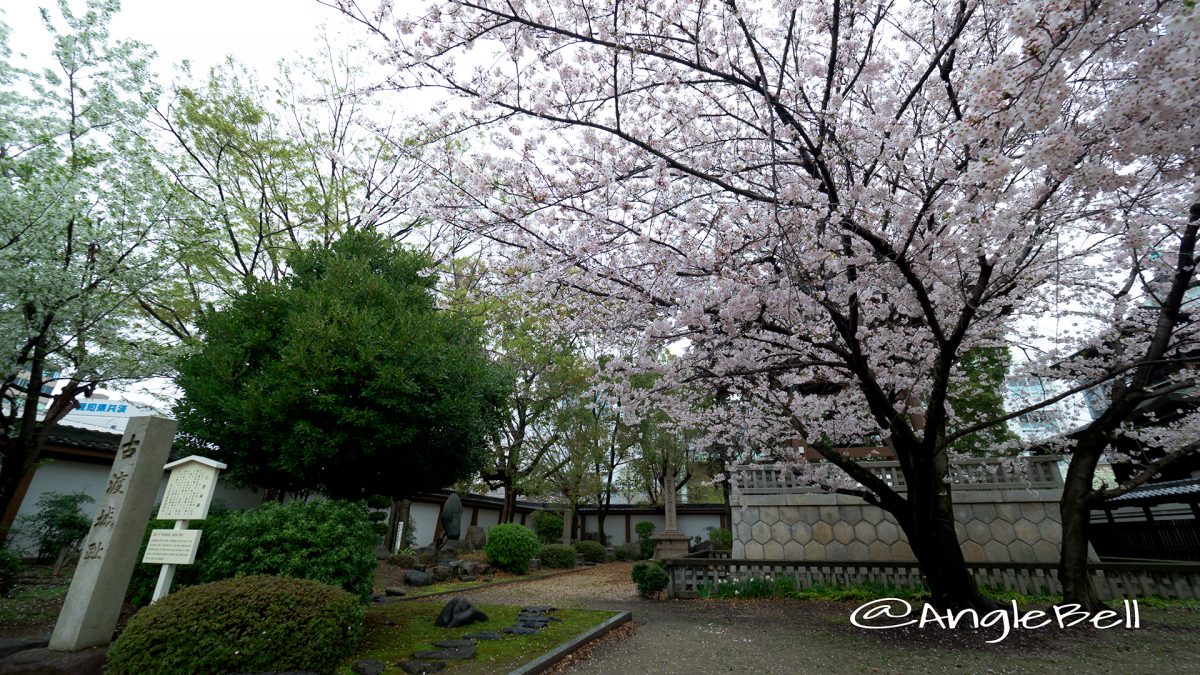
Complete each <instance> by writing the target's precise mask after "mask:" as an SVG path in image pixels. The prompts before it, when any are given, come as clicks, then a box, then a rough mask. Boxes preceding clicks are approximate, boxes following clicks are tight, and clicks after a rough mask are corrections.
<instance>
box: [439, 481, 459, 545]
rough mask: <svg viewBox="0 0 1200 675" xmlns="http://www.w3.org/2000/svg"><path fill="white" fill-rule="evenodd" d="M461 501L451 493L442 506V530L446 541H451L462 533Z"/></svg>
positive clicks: (455, 494) (456, 494) (454, 493)
mask: <svg viewBox="0 0 1200 675" xmlns="http://www.w3.org/2000/svg"><path fill="white" fill-rule="evenodd" d="M462 512H463V508H462V499H461V498H459V496H458V493H457V492H451V493H450V496H449V497H448V498H446V503H445V504H444V505H442V530H443V531H444V532H445V534H446V539H447V540H449V541H453V540H455V539H458V537H459V535H460V534H461V533H462Z"/></svg>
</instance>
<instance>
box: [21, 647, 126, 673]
mask: <svg viewBox="0 0 1200 675" xmlns="http://www.w3.org/2000/svg"><path fill="white" fill-rule="evenodd" d="M107 654H108V647H89V648H88V649H81V650H79V651H77V652H56V651H53V650H50V649H26V650H25V651H20V652H17V653H16V654H13V655H11V656H8V657H6V658H4V659H2V660H0V675H18V673H20V674H22V675H29V674H31V673H39V674H43V673H44V674H45V675H58V674H59V673H62V675H101V673H102V672H103V671H104V659H105V657H106V656H107Z"/></svg>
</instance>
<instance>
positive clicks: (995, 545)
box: [983, 541, 1010, 562]
mask: <svg viewBox="0 0 1200 675" xmlns="http://www.w3.org/2000/svg"><path fill="white" fill-rule="evenodd" d="M983 559H984V560H987V561H989V562H1009V560H1010V559H1009V557H1008V547H1007V546H1005V545H1004V544H1001V543H1000V542H998V541H989V542H988V543H986V544H984V545H983Z"/></svg>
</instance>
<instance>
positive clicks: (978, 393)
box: [946, 347, 1017, 457]
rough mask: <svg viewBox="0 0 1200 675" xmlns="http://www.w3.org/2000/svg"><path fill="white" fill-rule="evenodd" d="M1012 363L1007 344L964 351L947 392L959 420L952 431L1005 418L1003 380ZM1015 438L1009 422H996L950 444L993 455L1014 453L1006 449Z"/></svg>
mask: <svg viewBox="0 0 1200 675" xmlns="http://www.w3.org/2000/svg"><path fill="white" fill-rule="evenodd" d="M1011 363H1012V355H1011V354H1010V353H1009V351H1008V348H1007V347H977V348H975V349H971V350H969V351H967V352H966V353H965V354H963V356H962V359H961V360H960V361H959V362H958V364H956V372H955V374H954V375H953V376H952V379H951V381H950V385H949V387H948V391H947V394H946V395H947V398H948V399H949V401H950V407H951V408H952V409H953V410H954V415H955V418H956V421H957V423H956V424H953V425H950V429H949V433H951V434H953V433H956V432H957V431H958V430H959V429H965V428H967V427H970V426H973V425H976V424H979V423H980V422H984V421H987V420H995V419H1000V418H1002V417H1004V414H1005V412H1004V386H1005V384H1004V383H1005V379H1006V377H1007V375H1008V368H1009V365H1010V364H1011ZM1016 440H1017V435H1016V434H1014V433H1013V432H1012V430H1011V429H1009V428H1008V425H1007V424H996V425H994V426H990V427H987V428H986V429H982V430H980V431H976V432H974V433H971V434H967V435H966V436H963V437H962V438H959V439H957V440H955V441H954V442H953V443H951V444H950V446H949V447H950V449H951V450H953V451H955V452H962V453H966V454H971V455H976V456H980V457H994V456H996V455H997V454H1011V453H1009V452H1005V451H1004V450H1003V448H1004V447H1005V446H1008V445H1010V444H1013V443H1014V442H1015V441H1016ZM1015 450H1016V448H1015V447H1013V452H1015Z"/></svg>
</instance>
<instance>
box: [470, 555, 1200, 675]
mask: <svg viewBox="0 0 1200 675" xmlns="http://www.w3.org/2000/svg"><path fill="white" fill-rule="evenodd" d="M630 567H631V565H630V564H629V563H609V564H606V565H600V566H598V567H593V568H587V569H584V570H580V571H578V572H574V573H571V574H564V575H560V576H555V577H551V578H549V579H540V580H536V581H530V582H528V583H519V584H510V585H506V586H500V587H496V588H490V589H488V588H485V589H479V590H475V591H469V592H464V593H462V594H461V595H465V596H467V597H468V598H469V599H471V600H472V601H473V602H477V603H497V604H551V605H555V606H558V607H578V608H591V609H625V610H630V611H632V612H633V620H634V622H635V624H636V626H635V628H634V630H632V631H618V633H619V635H618V637H617V638H614V639H606V640H601V641H599V643H597V644H594V646H592V647H590V648H586V649H585V650H584V651H583V652H582V653H581V654H580V655H579V656H580V658H576V659H573V660H572V661H571V662H570V663H569V665H567V666H566V667H565V670H564V672H567V673H596V674H599V673H604V674H614V673H616V674H623V673H639V672H649V673H687V674H692V673H932V672H958V673H975V672H980V673H982V672H989V673H1013V672H1020V673H1031V672H1032V673H1042V672H1049V673H1060V674H1061V673H1063V672H1070V673H1092V672H1096V673H1100V672H1126V673H1163V672H1175V673H1184V672H1187V673H1200V662H1197V660H1196V658H1195V657H1196V654H1198V653H1200V613H1197V612H1195V611H1191V612H1189V611H1187V610H1176V611H1173V612H1172V613H1169V614H1160V615H1158V616H1159V617H1160V621H1162V620H1165V621H1166V623H1162V622H1160V621H1155V620H1150V621H1145V622H1144V623H1145V624H1147V625H1146V627H1145V628H1143V629H1142V630H1137V631H1128V630H1120V631H1117V630H1111V631H1096V630H1075V629H1072V630H1068V631H1065V632H1064V631H1059V630H1052V631H1043V632H1037V633H1034V632H1030V631H1025V632H1023V633H1018V632H1014V633H1013V634H1012V636H1011V637H1009V638H1008V639H1006V640H1004V641H1003V642H1001V643H1000V644H995V645H989V644H986V641H987V640H989V639H992V638H995V637H997V635H998V632H993V631H992V630H986V631H979V632H973V631H966V632H963V631H955V632H946V631H940V630H936V629H925V630H921V631H916V630H912V631H907V630H898V631H867V630H862V629H858V628H854V627H853V626H851V625H850V623H849V615H850V612H851V611H852V610H853V609H854V607H855V606H856V604H857V603H834V602H818V601H789V600H741V601H722V600H642V599H641V598H639V597H638V595H637V592H636V591H635V589H634V586H633V582H632V581H631V580H630V576H629V574H630ZM1180 612H1182V614H1181V613H1180ZM1143 616H1144V617H1146V616H1147V612H1145V611H1143ZM1149 618H1151V619H1153V618H1154V615H1153V613H1152V614H1151V616H1150V617H1149Z"/></svg>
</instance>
